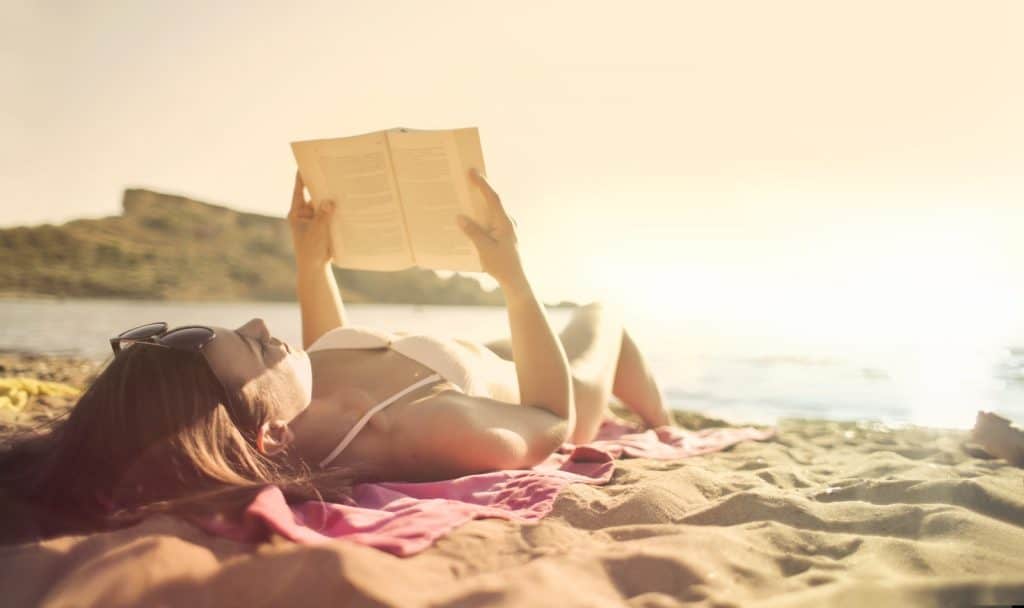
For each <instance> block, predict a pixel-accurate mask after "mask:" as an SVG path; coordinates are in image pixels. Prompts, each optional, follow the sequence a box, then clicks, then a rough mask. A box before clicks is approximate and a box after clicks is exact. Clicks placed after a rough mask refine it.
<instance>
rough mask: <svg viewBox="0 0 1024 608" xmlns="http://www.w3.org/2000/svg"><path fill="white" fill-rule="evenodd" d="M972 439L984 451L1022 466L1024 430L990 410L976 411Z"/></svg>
mask: <svg viewBox="0 0 1024 608" xmlns="http://www.w3.org/2000/svg"><path fill="white" fill-rule="evenodd" d="M971 437H972V439H973V440H974V441H975V442H977V443H978V444H980V445H981V447H983V448H984V449H985V451H986V452H988V453H989V454H991V455H993V456H995V457H996V458H1003V459H1004V460H1006V461H1007V462H1009V463H1010V464H1013V465H1016V466H1024V432H1022V431H1021V430H1020V429H1018V428H1016V427H1013V426H1010V421H1009V420H1007V419H1006V418H1003V417H1002V416H997V415H995V414H993V413H992V412H978V418H977V421H976V422H975V423H974V430H973V431H972V432H971Z"/></svg>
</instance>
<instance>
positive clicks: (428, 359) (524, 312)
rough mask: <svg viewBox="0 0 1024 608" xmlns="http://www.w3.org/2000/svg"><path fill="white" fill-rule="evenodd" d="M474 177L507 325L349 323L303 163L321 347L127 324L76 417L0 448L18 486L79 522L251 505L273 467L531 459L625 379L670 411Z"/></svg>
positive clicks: (325, 217)
mask: <svg viewBox="0 0 1024 608" xmlns="http://www.w3.org/2000/svg"><path fill="white" fill-rule="evenodd" d="M471 179H472V181H473V183H474V184H476V186H477V187H479V188H480V189H481V190H482V192H483V193H484V196H485V198H486V200H487V201H488V204H489V210H490V217H489V222H488V223H489V226H488V227H486V228H485V227H483V226H480V225H478V224H476V223H475V222H473V221H472V220H470V219H469V218H466V217H460V218H459V223H460V227H461V229H462V230H463V231H464V232H465V233H466V235H467V236H468V237H469V238H470V239H471V240H472V242H473V243H474V245H475V247H476V249H477V251H478V253H479V256H480V260H481V263H482V266H483V269H484V271H485V272H487V273H488V274H490V275H491V276H492V277H494V279H495V280H496V281H497V282H498V284H499V285H500V286H501V288H502V291H503V293H504V294H505V298H506V303H507V307H508V317H509V325H510V329H511V336H510V339H509V340H504V341H500V342H496V343H492V344H488V345H480V344H475V343H472V342H467V341H462V340H449V339H442V338H430V337H426V336H415V335H412V336H409V335H401V334H394V335H392V334H386V333H382V332H379V331H372V330H369V329H364V328H359V327H354V326H351V325H350V324H349V322H348V319H347V317H346V314H345V310H344V307H343V305H342V301H341V297H340V294H339V291H338V286H337V284H336V283H335V280H334V275H333V273H332V271H331V267H330V260H331V252H330V246H329V242H330V241H329V237H328V225H329V222H330V216H331V213H332V212H333V204H331V203H330V202H326V203H325V204H323V205H320V209H319V211H316V212H314V210H313V206H312V205H311V204H310V202H308V201H306V200H305V195H304V187H303V184H302V181H301V177H300V176H299V175H298V174H297V175H296V178H295V189H294V193H293V198H292V205H291V210H290V212H289V214H288V220H289V224H290V226H291V229H292V237H293V242H294V246H295V257H296V263H297V271H298V273H297V276H298V283H297V291H298V299H299V304H300V308H301V314H302V336H303V346H304V347H305V348H306V349H308V350H307V351H303V350H299V349H295V348H292V347H291V346H290V345H288V344H285V343H283V342H281V341H280V340H277V339H275V338H273V337H272V336H271V335H270V331H269V329H268V328H267V326H266V325H265V324H264V323H263V321H262V320H260V319H253V320H252V321H249V322H248V323H246V324H244V325H242V326H241V327H238V328H237V329H234V330H232V329H227V328H221V327H213V328H208V327H203V326H192V327H191V328H187V329H178V330H173V331H171V332H167V331H166V326H164V325H154V326H150V327H143V328H136V329H133V330H129V331H127V332H124V333H123V334H121V335H120V336H118V337H117V338H114V339H112V340H111V345H112V346H113V349H114V352H115V354H116V356H115V357H114V359H113V360H112V362H111V363H110V364H109V365H108V366H107V368H106V369H105V370H104V371H103V372H102V373H101V374H99V376H98V377H97V378H96V380H95V381H94V382H93V383H92V384H91V386H90V387H89V388H88V390H87V391H86V392H85V393H84V394H83V395H82V397H81V398H80V400H79V402H78V403H77V404H76V405H75V407H74V408H73V409H72V411H71V413H70V415H69V416H68V418H67V420H66V421H65V422H63V423H62V424H60V425H59V426H56V427H55V428H53V429H51V430H50V431H49V432H47V433H44V434H39V435H33V436H31V437H29V438H26V439H24V440H22V441H19V442H17V443H16V444H14V445H13V447H12V448H11V449H8V450H7V453H6V454H4V455H3V456H2V457H0V475H2V476H3V477H4V478H5V479H4V480H3V481H4V487H7V488H9V491H12V493H13V494H14V495H15V496H16V497H20V498H22V499H25V500H27V501H28V502H29V503H30V504H32V505H33V506H35V507H36V509H37V510H38V508H40V507H42V508H43V509H45V510H48V512H49V513H50V514H52V515H54V516H56V517H57V518H58V519H60V520H61V521H62V523H63V524H64V526H63V527H65V528H66V527H68V526H70V527H77V526H79V525H87V526H88V525H96V524H105V523H106V524H109V523H112V522H116V521H118V517H119V516H123V515H124V514H125V513H128V514H131V516H133V517H134V516H138V515H140V514H143V513H145V512H148V511H152V510H161V509H175V510H179V511H208V510H216V509H223V508H225V507H226V506H229V505H235V506H237V505H240V504H243V503H244V502H245V501H246V500H247V499H248V498H250V497H251V496H252V494H253V492H255V491H256V490H258V489H259V488H260V487H262V486H264V485H266V484H270V483H272V484H277V485H279V486H281V487H282V489H284V491H285V492H286V494H287V495H289V496H290V497H292V498H309V497H311V496H323V497H326V498H328V499H329V498H330V497H332V496H334V497H337V496H338V495H339V494H340V493H343V492H344V490H345V485H346V484H345V482H348V481H352V480H355V479H377V480H382V479H392V480H399V479H400V480H407V481H415V480H431V479H443V478H450V477H455V476H460V475H465V474H469V473H475V472H480V471H487V470H495V469H502V468H525V467H530V466H532V465H535V464H537V463H539V462H541V461H542V460H544V459H545V458H546V457H547V456H548V455H549V454H550V453H551V452H552V451H553V450H555V449H556V448H557V447H558V446H559V445H560V444H562V443H563V442H564V441H567V440H568V441H571V442H574V443H583V442H587V441H589V440H591V439H592V438H593V437H594V436H595V434H596V433H597V429H598V427H599V425H600V422H601V419H602V418H603V417H604V416H605V414H606V404H607V402H608V399H609V397H610V395H611V394H615V395H616V396H618V397H619V398H620V399H621V400H622V401H623V402H624V403H625V404H626V405H627V406H629V407H630V408H631V409H632V410H633V411H634V412H636V413H637V414H638V415H639V416H640V417H641V418H642V419H643V420H644V421H645V422H646V423H647V425H648V426H660V425H665V424H670V417H669V415H668V413H667V412H666V410H665V408H664V407H663V404H662V400H661V396H660V394H659V391H658V387H657V385H656V383H655V381H654V379H653V378H652V377H651V374H650V372H649V370H648V369H647V367H646V364H645V362H644V359H643V357H642V356H641V355H640V352H639V351H638V350H637V348H636V345H635V344H634V343H633V341H632V340H631V339H630V337H629V335H628V334H626V333H625V332H624V331H623V329H622V326H621V324H620V321H619V320H618V318H617V317H615V316H614V315H613V314H611V313H610V312H609V311H608V310H606V309H605V308H604V307H601V306H598V305H591V306H587V307H584V308H582V309H580V310H579V311H578V312H577V313H576V315H575V316H574V317H573V319H572V320H571V322H570V323H569V324H568V326H567V327H566V328H565V330H564V331H562V332H561V334H560V335H556V334H555V332H554V331H552V329H551V326H550V325H549V323H548V320H547V318H546V316H545V313H544V308H543V307H542V305H541V304H540V301H539V300H538V299H537V297H536V295H535V294H534V292H533V289H532V287H531V285H530V282H529V280H528V278H527V274H526V272H525V271H524V269H523V266H522V264H521V262H520V257H519V254H518V250H517V245H516V233H515V226H514V223H513V222H512V221H511V220H510V219H509V217H508V215H507V213H506V212H505V210H504V208H503V207H502V204H501V201H500V200H499V198H498V195H497V194H496V193H495V192H494V190H493V189H492V188H491V187H490V185H489V184H488V183H487V181H486V179H485V178H484V177H483V176H481V175H479V174H477V173H476V172H471ZM513 355H514V356H513ZM231 490H240V491H233V492H232V491H231ZM225 497H228V498H225ZM60 529H62V526H56V527H54V526H48V527H47V529H44V530H43V531H44V532H47V531H60Z"/></svg>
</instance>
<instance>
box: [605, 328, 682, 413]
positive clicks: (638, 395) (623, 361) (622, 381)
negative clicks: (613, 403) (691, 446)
mask: <svg viewBox="0 0 1024 608" xmlns="http://www.w3.org/2000/svg"><path fill="white" fill-rule="evenodd" d="M612 394H613V395H615V396H616V397H618V398H619V399H620V400H622V403H623V404H624V405H625V406H626V407H628V408H629V409H631V410H633V411H634V412H636V414H637V416H640V418H642V419H643V421H644V423H646V424H647V426H648V427H649V428H653V427H658V426H665V425H670V424H672V414H671V413H670V412H669V411H668V410H667V409H666V408H665V403H664V401H663V400H662V398H661V390H660V389H659V388H658V383H657V382H656V381H655V379H654V375H653V374H652V373H651V370H650V368H648V366H647V361H646V360H645V359H644V356H643V354H641V352H640V349H639V348H637V346H636V343H635V342H633V338H631V337H630V335H629V333H628V332H626V330H622V347H621V348H620V349H619V362H618V367H617V368H616V369H615V382H614V384H612Z"/></svg>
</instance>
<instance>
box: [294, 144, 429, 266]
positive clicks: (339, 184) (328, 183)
mask: <svg viewBox="0 0 1024 608" xmlns="http://www.w3.org/2000/svg"><path fill="white" fill-rule="evenodd" d="M292 151H293V153H294V154H295V160H296V161H297V162H298V164H299V172H300V173H301V174H302V180H303V182H305V184H306V187H307V188H308V189H309V192H310V195H311V196H312V198H313V201H314V204H315V205H317V206H318V205H319V204H320V203H321V202H322V201H324V200H333V201H334V203H335V210H334V221H333V222H332V223H331V246H332V248H333V249H334V264H335V265H337V266H341V267H344V268H358V269H362V270H400V269H402V268H408V267H410V266H412V265H413V263H414V262H413V257H412V252H411V250H410V247H409V241H408V237H407V233H406V228H405V221H404V218H403V214H402V209H401V206H400V204H399V200H398V188H397V185H396V184H395V180H394V175H393V172H392V169H391V159H390V153H389V151H388V141H387V136H386V133H385V132H384V131H378V132H375V133H366V134H363V135H355V136H352V137H342V138H337V139H320V140H310V141H300V142H293V143H292Z"/></svg>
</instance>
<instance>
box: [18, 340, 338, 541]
mask: <svg viewBox="0 0 1024 608" xmlns="http://www.w3.org/2000/svg"><path fill="white" fill-rule="evenodd" d="M257 389H258V387H257ZM250 393H251V394H253V395H255V397H252V398H249V399H246V398H245V397H244V395H243V394H242V393H241V391H234V392H232V394H229V395H225V394H224V388H222V387H221V384H220V383H219V382H218V381H217V378H216V376H214V374H213V371H212V370H211V369H210V367H209V365H208V364H207V362H206V361H205V360H204V359H203V356H202V355H201V354H197V353H188V352H182V351H178V350H172V349H167V348H158V347H152V346H148V345H139V346H135V347H131V348H128V349H126V350H124V351H122V352H121V354H119V355H118V356H116V357H115V358H114V359H113V360H112V361H111V362H110V363H109V364H108V365H107V366H106V368H105V369H104V370H103V371H102V372H101V373H100V374H99V375H98V376H97V377H96V378H95V380H94V381H93V382H92V383H91V385H90V386H89V387H88V389H87V390H86V391H85V392H84V393H83V394H82V396H81V397H80V398H79V400H78V402H77V403H76V404H75V406H74V407H73V408H72V409H71V411H70V413H69V414H68V415H67V416H66V417H65V418H61V419H58V420H56V421H54V423H52V424H49V425H47V426H48V428H46V429H44V431H43V432H39V431H32V432H28V433H23V434H22V435H21V436H18V437H16V438H15V439H14V440H13V441H11V442H10V443H9V444H8V445H6V446H3V447H2V448H0V486H2V487H4V488H6V489H7V492H8V493H10V494H13V496H11V498H14V499H16V500H20V501H24V502H26V503H28V504H29V505H30V506H31V507H32V509H33V512H34V513H36V514H41V515H42V516H43V517H42V521H40V522H39V524H40V526H41V529H40V532H42V534H44V535H49V534H54V533H61V532H65V531H71V530H76V529H82V528H85V529H96V528H105V527H116V526H118V525H123V524H125V523H131V522H134V521H137V520H138V519H139V518H140V517H141V516H144V515H146V514H148V513H152V512H160V511H164V512H177V513H181V514H209V513H213V512H222V513H223V512H225V511H236V510H237V509H239V508H241V507H242V506H244V505H245V504H247V503H248V502H249V500H251V498H252V497H253V496H254V495H255V494H256V493H257V492H258V491H259V490H260V489H261V488H262V487H264V486H266V485H268V484H275V485H278V486H279V487H280V488H281V489H282V491H284V493H285V495H286V496H287V497H289V498H290V499H312V498H318V499H327V500H337V499H338V498H340V497H341V496H344V495H345V494H347V492H348V489H349V486H350V482H351V479H352V472H351V471H344V470H332V471H331V472H328V473H319V474H314V473H312V472H311V471H310V469H309V467H308V466H306V465H305V464H304V463H302V462H301V460H299V459H297V458H290V457H289V455H288V453H287V451H284V452H281V453H278V454H277V455H275V456H274V457H268V456H265V455H263V454H261V453H260V452H259V451H258V450H257V449H256V447H255V440H256V433H257V430H258V429H259V428H260V426H261V425H262V424H263V423H264V422H267V421H270V420H271V419H273V418H275V417H277V416H276V415H275V414H276V412H277V411H278V409H279V408H278V405H277V403H276V402H275V400H274V395H273V394H271V393H270V392H269V391H262V390H253V391H250Z"/></svg>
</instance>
